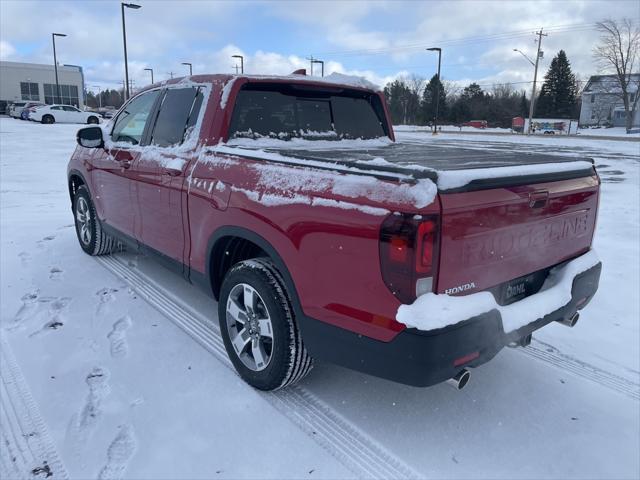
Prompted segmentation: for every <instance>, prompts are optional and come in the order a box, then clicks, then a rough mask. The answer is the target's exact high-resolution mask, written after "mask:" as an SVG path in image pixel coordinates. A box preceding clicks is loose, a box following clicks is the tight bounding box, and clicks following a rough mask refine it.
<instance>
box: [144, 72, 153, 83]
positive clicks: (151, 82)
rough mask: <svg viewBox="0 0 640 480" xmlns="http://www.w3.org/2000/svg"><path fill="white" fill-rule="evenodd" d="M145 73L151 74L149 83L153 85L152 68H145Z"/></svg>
mask: <svg viewBox="0 0 640 480" xmlns="http://www.w3.org/2000/svg"><path fill="white" fill-rule="evenodd" d="M145 71H147V72H151V83H152V84H153V68H145Z"/></svg>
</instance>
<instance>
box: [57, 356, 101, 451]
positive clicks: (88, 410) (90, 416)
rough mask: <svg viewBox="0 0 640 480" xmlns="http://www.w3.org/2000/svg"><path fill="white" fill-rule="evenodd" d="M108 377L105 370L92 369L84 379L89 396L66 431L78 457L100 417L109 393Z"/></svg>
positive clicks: (72, 418)
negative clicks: (103, 403)
mask: <svg viewBox="0 0 640 480" xmlns="http://www.w3.org/2000/svg"><path fill="white" fill-rule="evenodd" d="M109 377H110V373H109V371H108V370H107V369H106V368H102V367H94V368H93V370H91V372H90V373H89V375H87V377H86V378H85V382H86V383H87V385H88V386H89V394H88V395H87V399H86V400H85V402H84V405H83V407H82V410H80V412H79V413H76V414H75V415H73V417H71V420H70V422H69V427H68V430H67V440H68V441H69V442H70V443H71V444H72V449H73V451H74V453H76V454H77V455H78V456H82V455H81V453H82V450H83V449H85V448H87V442H88V440H89V438H90V437H91V434H92V433H93V431H94V430H95V428H96V426H97V424H98V421H99V420H100V418H101V417H102V402H103V400H104V399H105V398H106V397H107V395H109V393H111V387H110V386H109Z"/></svg>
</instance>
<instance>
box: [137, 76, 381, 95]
mask: <svg viewBox="0 0 640 480" xmlns="http://www.w3.org/2000/svg"><path fill="white" fill-rule="evenodd" d="M236 80H246V81H248V82H263V81H273V82H291V83H310V84H314V85H326V86H332V87H346V88H358V89H362V90H371V91H375V92H379V91H381V88H380V86H378V85H376V84H374V83H372V82H370V81H369V80H367V79H366V78H364V77H357V76H353V75H344V74H342V73H332V74H330V75H327V76H326V77H315V76H313V77H312V76H308V75H306V74H297V73H292V74H290V75H248V74H240V75H233V74H226V73H215V74H203V75H191V76H185V77H179V78H172V79H169V80H164V81H162V82H157V83H154V84H153V85H149V86H148V87H146V88H145V89H144V90H148V89H150V88H156V87H159V86H163V85H176V84H189V83H193V84H198V83H200V84H202V83H213V84H224V85H226V84H228V83H229V82H230V81H231V82H235V81H236Z"/></svg>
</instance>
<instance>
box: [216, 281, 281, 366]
mask: <svg viewBox="0 0 640 480" xmlns="http://www.w3.org/2000/svg"><path fill="white" fill-rule="evenodd" d="M226 324H227V331H228V332H229V339H230V340H231V344H232V345H233V350H234V351H235V353H236V355H237V356H238V358H239V359H240V360H241V361H242V363H243V364H244V365H245V366H246V367H247V368H248V369H250V370H253V371H255V372H259V371H261V370H264V369H265V368H267V366H268V365H269V362H270V361H271V356H272V353H273V328H272V325H271V317H270V316H269V311H268V309H267V306H266V304H265V303H264V300H262V297H261V296H260V294H259V293H258V292H257V291H256V289H255V288H253V287H252V286H251V285H248V284H246V283H239V284H237V285H235V286H234V287H233V289H232V290H231V292H230V293H229V297H228V300H227V308H226Z"/></svg>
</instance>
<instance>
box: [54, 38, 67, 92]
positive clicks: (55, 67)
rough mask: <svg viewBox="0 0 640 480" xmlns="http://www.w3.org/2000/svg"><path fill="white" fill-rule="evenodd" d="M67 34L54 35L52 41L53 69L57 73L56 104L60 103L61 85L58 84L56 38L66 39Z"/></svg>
mask: <svg viewBox="0 0 640 480" xmlns="http://www.w3.org/2000/svg"><path fill="white" fill-rule="evenodd" d="M66 36H67V34H66V33H52V34H51V41H52V42H53V68H54V70H55V71H56V102H55V103H60V84H59V83H58V59H57V58H56V37H66Z"/></svg>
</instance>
